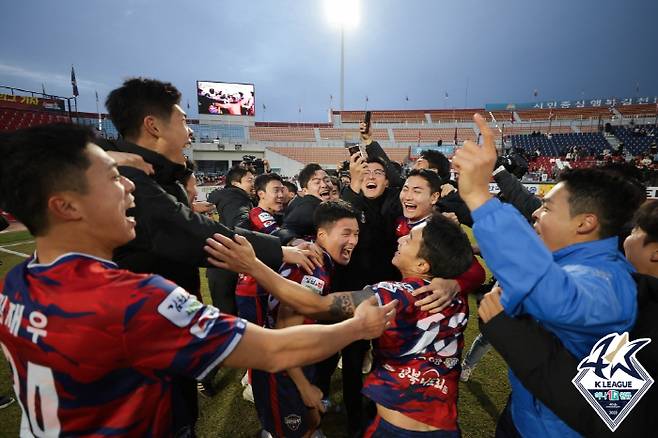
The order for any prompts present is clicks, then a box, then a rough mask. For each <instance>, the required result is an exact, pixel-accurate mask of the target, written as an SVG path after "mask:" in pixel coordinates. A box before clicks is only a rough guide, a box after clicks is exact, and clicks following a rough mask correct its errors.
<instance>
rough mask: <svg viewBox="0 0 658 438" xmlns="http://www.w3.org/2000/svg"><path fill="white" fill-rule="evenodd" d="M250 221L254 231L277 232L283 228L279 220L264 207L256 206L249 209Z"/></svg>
mask: <svg viewBox="0 0 658 438" xmlns="http://www.w3.org/2000/svg"><path fill="white" fill-rule="evenodd" d="M249 222H250V223H251V229H252V230H253V231H258V232H260V233H264V234H272V233H275V232H277V231H279V228H281V224H280V223H279V220H277V219H276V218H275V217H274V215H272V214H271V213H270V212H268V211H267V210H265V209H263V208H262V207H254V208H252V209H251V211H249Z"/></svg>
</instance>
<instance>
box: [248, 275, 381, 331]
mask: <svg viewBox="0 0 658 438" xmlns="http://www.w3.org/2000/svg"><path fill="white" fill-rule="evenodd" d="M249 274H250V275H251V276H252V277H254V278H255V279H256V281H257V282H258V284H260V285H262V286H263V287H264V288H265V289H266V290H267V291H268V292H269V293H271V294H272V295H273V296H274V297H276V298H277V299H278V300H279V301H281V302H282V303H285V304H287V305H288V306H290V307H292V308H293V309H294V310H295V311H296V312H297V313H299V314H301V315H305V316H308V317H310V318H313V319H320V320H325V321H340V320H343V319H346V318H350V317H352V316H353V315H354V310H355V309H356V307H357V306H358V305H359V304H361V303H362V302H363V301H365V300H367V299H368V298H370V297H372V296H373V295H374V292H373V290H372V289H370V287H366V288H365V289H363V290H358V291H353V292H336V293H332V294H329V295H326V296H321V295H318V294H316V293H315V292H311V291H309V290H308V289H307V288H305V287H304V286H302V285H301V284H299V283H296V282H294V281H291V280H288V279H287V278H284V277H282V276H281V275H279V274H278V273H276V272H274V271H273V270H271V269H270V268H268V267H267V266H265V265H264V264H263V263H262V262H258V263H257V264H256V265H255V266H254V267H253V268H252V269H250V272H249Z"/></svg>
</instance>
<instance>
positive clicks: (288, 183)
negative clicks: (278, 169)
mask: <svg viewBox="0 0 658 438" xmlns="http://www.w3.org/2000/svg"><path fill="white" fill-rule="evenodd" d="M283 185H284V186H286V187H287V188H288V190H289V191H291V192H293V193H297V184H295V183H293V182H291V181H283Z"/></svg>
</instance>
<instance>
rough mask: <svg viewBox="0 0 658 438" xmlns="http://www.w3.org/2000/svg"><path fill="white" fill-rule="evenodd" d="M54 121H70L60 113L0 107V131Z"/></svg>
mask: <svg viewBox="0 0 658 438" xmlns="http://www.w3.org/2000/svg"><path fill="white" fill-rule="evenodd" d="M56 122H70V119H69V117H68V116H66V115H63V114H61V113H59V114H57V113H51V112H46V111H27V110H20V109H13V108H0V131H15V130H17V129H21V128H29V127H30V126H36V125H44V124H47V123H56Z"/></svg>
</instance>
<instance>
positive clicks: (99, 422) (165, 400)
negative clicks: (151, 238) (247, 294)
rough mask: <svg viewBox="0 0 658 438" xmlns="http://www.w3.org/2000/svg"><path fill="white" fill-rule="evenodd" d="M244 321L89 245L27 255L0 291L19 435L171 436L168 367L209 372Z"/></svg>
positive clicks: (1, 340) (0, 336)
mask: <svg viewBox="0 0 658 438" xmlns="http://www.w3.org/2000/svg"><path fill="white" fill-rule="evenodd" d="M245 327H246V323H245V322H244V321H243V320H241V319H238V318H235V317H232V316H229V315H224V314H222V313H220V312H219V310H217V309H216V308H214V307H212V306H204V305H203V304H201V303H200V302H199V301H198V300H197V299H196V298H194V296H192V295H190V294H189V293H187V292H186V291H184V290H183V289H182V288H180V287H178V286H177V285H175V284H174V283H172V282H170V281H168V280H165V279H164V278H162V277H160V276H157V275H144V274H134V273H132V272H129V271H125V270H120V269H118V268H117V266H116V265H115V264H114V263H112V262H110V261H107V260H101V259H96V258H94V257H91V256H88V255H84V254H73V253H70V254H65V255H63V256H61V257H59V258H58V259H57V260H55V261H54V262H52V263H51V264H48V265H44V264H39V263H38V262H37V261H36V260H35V259H30V260H28V261H26V262H24V263H22V264H20V265H18V266H16V267H15V268H13V269H12V270H11V271H10V272H9V274H8V275H7V277H6V279H5V282H4V285H3V286H2V293H1V294H0V345H1V346H2V350H3V352H4V354H5V356H6V357H7V359H8V360H9V363H10V365H11V367H12V370H13V375H14V391H15V392H16V395H17V396H18V399H19V401H20V405H21V410H22V413H23V417H22V421H21V436H23V435H25V436H32V435H34V436H60V435H62V436H94V437H102V436H129V437H133V436H134V437H142V436H169V435H171V434H172V429H173V427H172V409H171V399H172V393H171V376H172V375H174V374H175V375H182V376H189V377H193V378H196V379H202V378H203V377H205V375H206V374H207V373H208V372H209V371H210V370H211V369H213V368H214V367H216V366H217V365H218V364H220V363H221V362H222V361H223V360H224V359H225V358H226V357H227V356H228V355H229V354H231V352H232V351H233V349H234V348H235V347H236V345H237V344H238V343H239V341H240V339H241V337H242V334H243V333H244V330H245ZM45 431H47V432H48V433H47V435H46V434H45Z"/></svg>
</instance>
